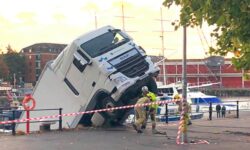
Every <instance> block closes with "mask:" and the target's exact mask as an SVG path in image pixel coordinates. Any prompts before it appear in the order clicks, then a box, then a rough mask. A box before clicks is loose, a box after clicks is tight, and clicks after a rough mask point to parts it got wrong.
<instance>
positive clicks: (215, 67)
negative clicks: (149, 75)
mask: <svg viewBox="0 0 250 150" xmlns="http://www.w3.org/2000/svg"><path fill="white" fill-rule="evenodd" d="M213 57H214V56H213ZM216 57H217V56H216ZM220 58H222V57H220ZM220 60H222V61H221V62H220V61H217V60H215V59H213V58H212V59H210V58H207V59H189V60H187V82H188V83H190V84H193V85H194V84H195V85H200V84H204V83H209V82H212V83H214V82H220V84H219V85H217V86H218V87H219V88H226V89H228V88H238V89H244V88H250V81H249V80H244V78H243V73H244V71H243V70H240V71H237V70H236V69H235V68H234V66H233V65H232V63H231V61H230V59H223V58H222V59H220ZM162 66H163V65H162V63H160V64H159V67H160V69H161V71H160V74H159V76H158V80H159V81H161V82H163V81H164V76H163V71H162V70H163V69H162V68H163V67H162ZM165 70H166V71H165V79H166V84H170V83H174V82H177V81H181V79H182V60H181V59H176V60H167V59H166V60H165Z"/></svg>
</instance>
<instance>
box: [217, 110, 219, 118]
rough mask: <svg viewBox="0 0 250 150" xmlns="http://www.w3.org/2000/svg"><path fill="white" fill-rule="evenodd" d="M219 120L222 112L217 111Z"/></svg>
mask: <svg viewBox="0 0 250 150" xmlns="http://www.w3.org/2000/svg"><path fill="white" fill-rule="evenodd" d="M217 118H220V110H217Z"/></svg>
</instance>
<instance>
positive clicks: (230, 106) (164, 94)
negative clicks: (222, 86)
mask: <svg viewBox="0 0 250 150" xmlns="http://www.w3.org/2000/svg"><path fill="white" fill-rule="evenodd" d="M215 84H219V83H205V84H201V85H196V86H194V85H191V86H190V84H188V86H187V102H188V103H189V104H190V105H191V107H192V112H196V113H198V112H208V110H209V107H210V103H211V104H212V110H213V111H215V110H216V109H215V107H216V105H218V104H219V105H221V106H223V105H224V106H225V107H226V110H228V111H230V110H236V107H237V105H236V104H235V103H233V102H223V101H222V100H221V99H220V98H219V97H217V96H214V95H207V94H204V93H202V92H201V91H199V90H198V89H199V88H201V87H208V86H212V85H215ZM158 93H159V94H158V95H159V96H158V100H171V99H174V97H175V96H176V95H179V96H180V97H181V95H182V83H181V82H177V83H171V84H168V85H159V86H158ZM168 106H169V107H168V108H169V113H170V114H173V113H177V106H176V104H175V103H169V104H168ZM159 108H160V113H159V114H160V115H164V114H165V112H166V111H165V110H166V109H165V106H160V107H159ZM194 110H195V111H194Z"/></svg>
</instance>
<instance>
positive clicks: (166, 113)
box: [165, 104, 168, 123]
mask: <svg viewBox="0 0 250 150" xmlns="http://www.w3.org/2000/svg"><path fill="white" fill-rule="evenodd" d="M165 106H166V112H165V115H166V123H168V104H166V105H165Z"/></svg>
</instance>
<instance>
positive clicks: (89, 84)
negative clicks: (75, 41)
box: [64, 49, 99, 101]
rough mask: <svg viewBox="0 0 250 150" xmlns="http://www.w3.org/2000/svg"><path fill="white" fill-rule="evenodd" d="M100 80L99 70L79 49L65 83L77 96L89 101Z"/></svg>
mask: <svg viewBox="0 0 250 150" xmlns="http://www.w3.org/2000/svg"><path fill="white" fill-rule="evenodd" d="M98 79H99V70H98V69H96V68H95V67H94V64H92V61H91V60H90V59H89V58H88V57H87V56H86V55H85V53H84V52H83V51H82V50H80V49H78V50H77V51H76V52H75V53H74V56H73V62H72V63H71V65H70V67H69V70H68V72H67V74H66V77H65V79H64V81H65V83H66V84H67V85H68V87H69V88H70V89H71V91H72V92H73V93H74V94H75V95H77V96H78V95H81V96H83V97H84V101H86V100H88V97H89V96H90V94H91V92H92V90H93V88H94V87H95V85H96V83H97V82H98Z"/></svg>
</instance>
